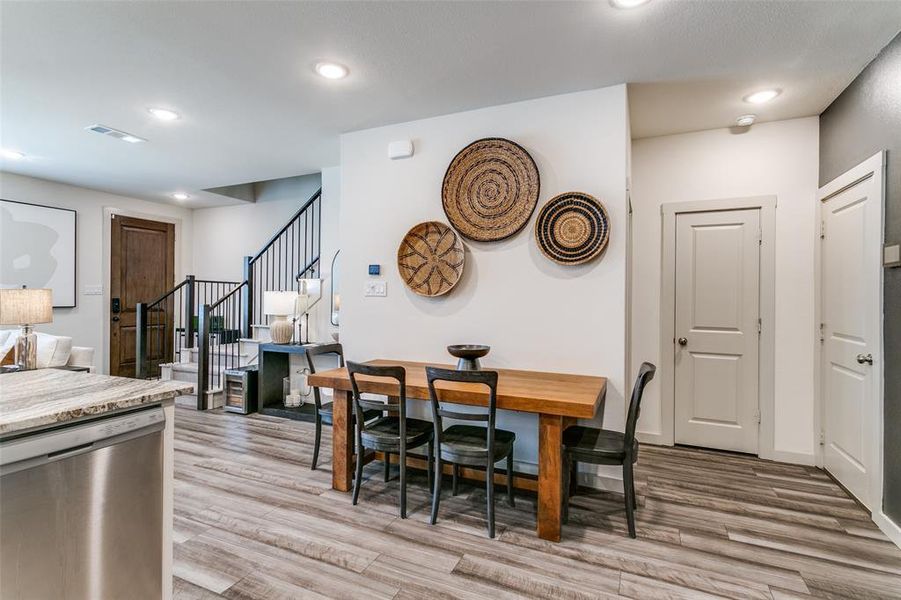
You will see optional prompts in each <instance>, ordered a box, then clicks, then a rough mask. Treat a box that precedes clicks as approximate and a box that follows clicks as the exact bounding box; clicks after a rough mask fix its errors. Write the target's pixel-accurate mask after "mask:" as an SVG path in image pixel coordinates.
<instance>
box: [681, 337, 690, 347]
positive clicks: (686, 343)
mask: <svg viewBox="0 0 901 600" xmlns="http://www.w3.org/2000/svg"><path fill="white" fill-rule="evenodd" d="M679 345H680V346H687V345H688V339H686V338H684V337H680V338H679Z"/></svg>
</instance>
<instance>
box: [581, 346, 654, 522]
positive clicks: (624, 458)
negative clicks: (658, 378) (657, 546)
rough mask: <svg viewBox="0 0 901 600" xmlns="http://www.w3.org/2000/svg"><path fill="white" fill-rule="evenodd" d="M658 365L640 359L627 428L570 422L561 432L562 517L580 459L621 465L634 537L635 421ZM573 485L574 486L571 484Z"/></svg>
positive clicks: (636, 447) (628, 514)
mask: <svg viewBox="0 0 901 600" xmlns="http://www.w3.org/2000/svg"><path fill="white" fill-rule="evenodd" d="M656 371H657V367H655V366H654V365H652V364H651V363H647V362H646V363H642V365H641V369H639V371H638V378H637V379H636V380H635V387H633V388H632V398H631V400H630V401H629V413H628V415H627V416H626V431H625V432H621V431H611V430H609V429H595V428H593V427H583V426H581V425H573V426H572V427H568V428H567V429H566V431H564V432H563V454H564V457H565V458H564V460H565V461H566V463H567V464H566V465H565V469H564V471H565V473H566V477H565V479H566V481H565V482H564V483H563V511H564V513H563V514H564V520H566V519H568V517H569V496H570V493H571V491H572V490H571V489H570V486H571V485H572V484H573V483H574V482H575V478H576V476H577V474H578V469H579V463H580V462H586V463H591V464H594V465H622V467H623V491H624V492H625V501H626V522H627V523H628V526H629V537H632V538H634V537H635V509H636V508H638V501H637V500H636V497H635V474H634V470H633V466H632V465H634V464H635V461H637V460H638V442H637V441H636V440H635V425H636V423H637V422H638V415H639V413H640V412H641V396H642V395H643V394H644V388H645V386H646V385H647V384H648V382H649V381H651V380H652V379H653V378H654V373H655V372H656ZM573 487H575V486H573Z"/></svg>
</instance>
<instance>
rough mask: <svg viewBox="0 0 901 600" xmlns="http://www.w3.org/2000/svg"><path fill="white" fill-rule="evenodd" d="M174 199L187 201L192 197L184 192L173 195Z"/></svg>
mask: <svg viewBox="0 0 901 600" xmlns="http://www.w3.org/2000/svg"><path fill="white" fill-rule="evenodd" d="M172 197H173V198H175V199H176V200H187V199H188V198H190V196H189V195H187V194H186V193H184V192H175V193H174V194H172Z"/></svg>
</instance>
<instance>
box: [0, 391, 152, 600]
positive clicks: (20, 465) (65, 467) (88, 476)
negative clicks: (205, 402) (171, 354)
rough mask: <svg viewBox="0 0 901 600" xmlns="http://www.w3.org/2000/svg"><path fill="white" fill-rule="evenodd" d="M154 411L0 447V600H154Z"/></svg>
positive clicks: (40, 434)
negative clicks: (145, 599)
mask: <svg viewBox="0 0 901 600" xmlns="http://www.w3.org/2000/svg"><path fill="white" fill-rule="evenodd" d="M164 424H165V417H164V415H163V410H162V409H161V408H160V407H159V406H155V407H151V408H148V409H143V410H138V411H134V412H130V413H127V414H121V413H120V414H118V415H112V416H107V417H101V418H98V419H95V420H91V421H87V422H82V423H80V424H75V425H70V426H64V427H60V428H57V429H51V430H40V431H37V432H35V433H33V434H30V435H24V436H22V437H18V438H15V439H10V440H3V441H0V597H2V598H3V599H4V600H12V599H13V598H21V599H27V600H39V599H43V598H48V599H49V598H54V599H56V598H67V599H69V598H71V599H75V598H78V599H81V598H86V599H91V600H101V599H106V598H110V599H120V598H121V599H125V598H127V599H144V598H148V599H150V598H153V599H157V598H160V596H161V594H162V561H163V552H162V535H163V519H162V515H163V491H162V490H163V434H162V431H163V428H164Z"/></svg>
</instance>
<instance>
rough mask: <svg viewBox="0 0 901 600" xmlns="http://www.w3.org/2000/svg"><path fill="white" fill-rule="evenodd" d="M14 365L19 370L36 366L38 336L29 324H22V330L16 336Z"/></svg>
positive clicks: (28, 369) (35, 367) (27, 369)
mask: <svg viewBox="0 0 901 600" xmlns="http://www.w3.org/2000/svg"><path fill="white" fill-rule="evenodd" d="M16 366H18V367H19V370H21V371H30V370H32V369H37V368H38V336H37V334H36V333H34V332H33V331H32V329H31V325H23V326H22V332H21V333H20V334H19V337H17V338H16Z"/></svg>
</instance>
